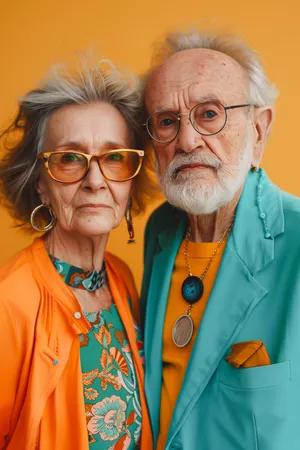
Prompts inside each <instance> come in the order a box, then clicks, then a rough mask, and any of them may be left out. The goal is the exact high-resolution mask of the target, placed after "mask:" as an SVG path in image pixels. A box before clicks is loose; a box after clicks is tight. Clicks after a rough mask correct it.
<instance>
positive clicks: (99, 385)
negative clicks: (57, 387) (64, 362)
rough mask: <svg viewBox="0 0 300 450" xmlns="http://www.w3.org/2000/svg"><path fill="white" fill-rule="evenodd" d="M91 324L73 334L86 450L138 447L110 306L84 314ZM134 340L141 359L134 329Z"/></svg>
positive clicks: (124, 345)
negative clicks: (76, 344)
mask: <svg viewBox="0 0 300 450" xmlns="http://www.w3.org/2000/svg"><path fill="white" fill-rule="evenodd" d="M84 314H85V317H86V319H87V320H88V321H89V322H90V324H91V325H92V328H91V329H90V331H89V332H88V333H87V334H82V335H80V336H79V339H80V359H81V369H82V382H83V395H84V402H85V414H86V423H87V432H88V439H89V448H90V450H100V449H101V450H122V449H126V450H133V449H137V448H139V440H140V435H141V426H142V415H141V405H140V398H139V391H138V383H137V377H136V374H135V368H134V363H133V359H132V355H131V349H130V347H129V343H128V340H127V337H126V331H125V329H124V326H123V324H122V321H121V319H120V316H119V314H118V311H117V309H116V306H115V305H112V306H111V307H110V309H107V310H102V311H101V312H92V313H84ZM136 332H137V344H138V348H139V353H140V356H142V357H143V346H142V340H141V333H140V330H139V329H138V328H137V329H136Z"/></svg>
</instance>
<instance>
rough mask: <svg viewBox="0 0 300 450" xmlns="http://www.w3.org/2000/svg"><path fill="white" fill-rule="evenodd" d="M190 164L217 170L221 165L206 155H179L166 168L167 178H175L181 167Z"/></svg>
mask: <svg viewBox="0 0 300 450" xmlns="http://www.w3.org/2000/svg"><path fill="white" fill-rule="evenodd" d="M190 164H199V165H205V166H209V167H212V168H214V169H219V168H220V166H221V165H222V163H221V161H220V160H219V159H218V158H217V157H216V156H214V155H212V154H209V155H208V154H206V153H188V154H184V155H179V156H177V157H176V158H174V159H173V161H172V162H171V163H170V165H169V167H168V173H169V176H171V177H174V176H176V173H177V172H178V170H179V169H180V168H181V167H183V166H186V165H190Z"/></svg>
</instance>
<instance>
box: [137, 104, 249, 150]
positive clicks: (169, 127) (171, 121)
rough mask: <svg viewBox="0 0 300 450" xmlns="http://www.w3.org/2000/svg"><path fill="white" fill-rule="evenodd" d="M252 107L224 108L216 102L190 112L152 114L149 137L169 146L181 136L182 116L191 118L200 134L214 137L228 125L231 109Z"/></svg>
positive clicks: (200, 105) (148, 126) (148, 125)
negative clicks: (228, 112) (228, 113)
mask: <svg viewBox="0 0 300 450" xmlns="http://www.w3.org/2000/svg"><path fill="white" fill-rule="evenodd" d="M248 106H255V107H256V105H251V104H250V103H245V104H241V105H231V106H224V105H222V104H221V103H219V102H216V101H208V102H203V103H198V104H197V105H195V106H194V107H193V108H192V109H191V110H190V111H189V112H186V113H178V114H176V113H174V112H172V111H167V110H165V111H158V112H154V113H153V114H151V115H150V116H149V117H148V119H147V120H146V123H144V124H143V125H144V126H146V128H147V131H148V134H149V136H150V137H151V138H152V139H153V140H154V141H156V142H159V143H160V144H169V143H170V142H172V141H173V140H174V139H176V137H177V136H178V134H179V130H180V120H181V116H183V115H187V114H188V116H189V121H190V123H191V125H192V127H193V128H194V130H196V131H197V132H198V133H199V134H201V135H203V136H212V135H214V134H217V133H220V131H222V130H223V128H224V127H225V125H226V123H227V111H228V110H229V109H236V108H246V107H248Z"/></svg>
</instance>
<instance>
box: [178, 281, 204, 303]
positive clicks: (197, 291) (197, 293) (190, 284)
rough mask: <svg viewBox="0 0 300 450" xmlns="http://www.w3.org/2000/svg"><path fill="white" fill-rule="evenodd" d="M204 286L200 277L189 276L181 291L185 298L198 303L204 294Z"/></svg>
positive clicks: (187, 300)
mask: <svg viewBox="0 0 300 450" xmlns="http://www.w3.org/2000/svg"><path fill="white" fill-rule="evenodd" d="M203 291H204V286H203V283H202V280H201V279H200V278H199V277H195V276H193V275H190V276H188V277H187V278H186V279H185V280H184V282H183V283H182V286H181V293H182V297H183V298H184V300H185V301H186V302H188V303H190V304H191V305H192V304H194V303H196V302H197V301H198V300H200V298H201V297H202V295H203Z"/></svg>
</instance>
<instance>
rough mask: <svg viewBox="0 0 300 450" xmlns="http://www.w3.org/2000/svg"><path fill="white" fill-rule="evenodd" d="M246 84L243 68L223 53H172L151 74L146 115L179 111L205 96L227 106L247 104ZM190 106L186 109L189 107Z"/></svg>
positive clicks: (200, 50) (189, 51) (147, 90)
mask: <svg viewBox="0 0 300 450" xmlns="http://www.w3.org/2000/svg"><path fill="white" fill-rule="evenodd" d="M248 89H249V81H248V77H247V74H246V71H245V70H244V68H243V67H242V66H241V65H240V64H239V63H238V62H236V61H235V60H234V59H233V58H231V57H230V56H228V55H225V54H224V53H221V52H218V51H215V50H208V49H190V50H183V51H181V52H178V53H175V54H173V55H172V56H170V57H169V58H167V59H166V60H165V61H164V62H163V64H162V65H160V66H159V67H157V68H156V69H154V71H153V72H152V74H151V76H150V78H149V80H148V84H147V87H146V91H145V103H146V107H147V110H148V112H149V113H150V114H151V113H152V112H154V111H156V110H160V109H173V108H174V109H176V110H179V109H180V105H182V106H184V105H185V106H186V107H192V106H193V104H196V103H198V102H201V101H202V100H203V99H204V100H206V99H207V98H208V97H211V98H215V97H216V98H218V99H219V101H220V102H221V103H222V104H224V105H225V106H226V103H227V104H229V103H228V102H231V103H232V101H233V102H234V103H236V102H237V101H243V102H245V101H248V99H247V94H248ZM188 105H189V106H188Z"/></svg>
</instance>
